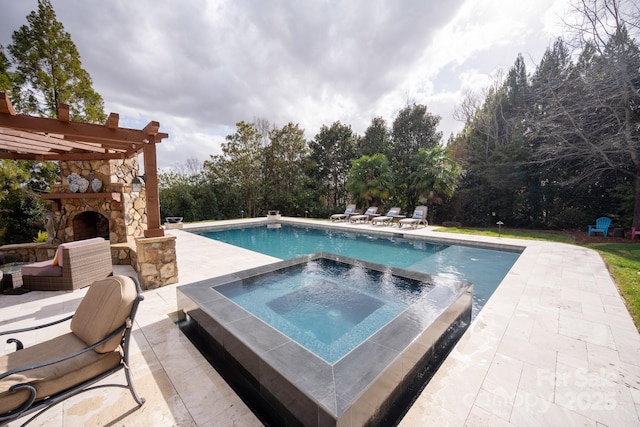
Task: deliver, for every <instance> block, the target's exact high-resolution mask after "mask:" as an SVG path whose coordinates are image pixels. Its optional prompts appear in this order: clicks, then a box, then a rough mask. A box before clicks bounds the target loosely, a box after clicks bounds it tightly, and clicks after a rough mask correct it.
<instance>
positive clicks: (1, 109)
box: [0, 92, 16, 116]
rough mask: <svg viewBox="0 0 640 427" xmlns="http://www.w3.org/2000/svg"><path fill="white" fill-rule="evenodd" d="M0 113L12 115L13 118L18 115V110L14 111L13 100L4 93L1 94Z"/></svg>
mask: <svg viewBox="0 0 640 427" xmlns="http://www.w3.org/2000/svg"><path fill="white" fill-rule="evenodd" d="M0 113H2V114H11V115H12V116H15V115H16V110H14V109H13V105H11V100H9V97H7V94H6V93H4V92H0Z"/></svg>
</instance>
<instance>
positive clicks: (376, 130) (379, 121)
mask: <svg viewBox="0 0 640 427" xmlns="http://www.w3.org/2000/svg"><path fill="white" fill-rule="evenodd" d="M390 147H391V132H390V130H389V127H388V126H387V122H386V121H385V120H384V119H383V118H382V117H375V118H374V119H373V120H371V124H370V125H369V127H368V128H367V130H366V131H365V132H364V136H363V137H362V138H361V139H360V140H359V141H358V144H357V151H358V154H360V155H361V156H373V155H374V154H378V153H380V154H384V155H385V156H388V155H389V150H390Z"/></svg>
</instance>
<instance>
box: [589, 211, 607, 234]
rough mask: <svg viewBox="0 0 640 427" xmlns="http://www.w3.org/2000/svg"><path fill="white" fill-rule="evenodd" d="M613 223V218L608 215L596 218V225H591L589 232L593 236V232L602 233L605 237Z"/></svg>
mask: <svg viewBox="0 0 640 427" xmlns="http://www.w3.org/2000/svg"><path fill="white" fill-rule="evenodd" d="M610 225H611V219H610V218H607V217H606V216H603V217H600V218H598V219H596V225H590V226H589V230H588V231H587V234H588V235H589V236H591V233H602V235H603V236H604V237H607V233H608V232H609V226H610Z"/></svg>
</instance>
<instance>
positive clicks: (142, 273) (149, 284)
mask: <svg viewBox="0 0 640 427" xmlns="http://www.w3.org/2000/svg"><path fill="white" fill-rule="evenodd" d="M136 253H137V261H136V266H135V269H136V271H137V272H138V279H139V280H140V286H141V287H142V289H144V290H147V289H155V288H159V287H161V286H165V285H170V284H172V283H177V282H178V261H177V258H176V237H175V236H164V237H150V238H138V239H136Z"/></svg>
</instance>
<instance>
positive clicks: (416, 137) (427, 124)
mask: <svg viewBox="0 0 640 427" xmlns="http://www.w3.org/2000/svg"><path fill="white" fill-rule="evenodd" d="M438 123H440V117H439V116H437V115H433V114H431V113H429V112H428V111H427V107H426V106H424V105H421V104H412V105H409V106H407V107H405V108H403V109H402V110H400V112H399V113H398V115H397V116H396V118H395V120H394V121H393V129H392V140H391V158H390V160H391V168H392V169H393V173H394V175H395V177H396V183H395V187H396V192H397V193H398V196H399V204H400V205H406V206H415V205H416V202H417V200H418V197H419V195H418V194H417V193H416V192H415V191H414V189H413V188H412V187H411V185H410V182H409V180H410V177H411V176H412V175H413V174H414V173H415V171H416V170H415V165H416V162H415V157H416V156H417V155H418V151H419V150H420V149H421V148H433V147H435V146H436V145H438V144H439V143H440V140H441V139H442V132H438V131H437V127H438Z"/></svg>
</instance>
